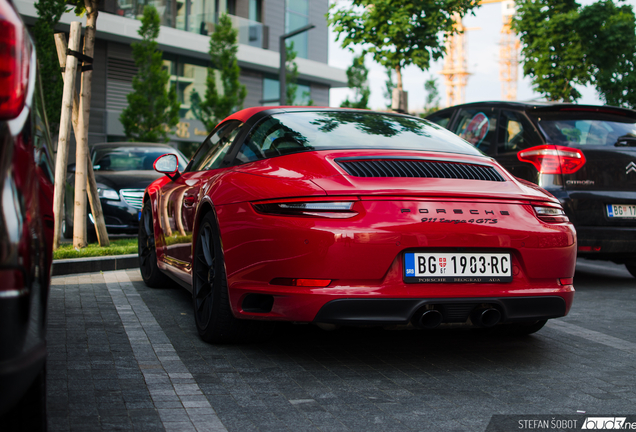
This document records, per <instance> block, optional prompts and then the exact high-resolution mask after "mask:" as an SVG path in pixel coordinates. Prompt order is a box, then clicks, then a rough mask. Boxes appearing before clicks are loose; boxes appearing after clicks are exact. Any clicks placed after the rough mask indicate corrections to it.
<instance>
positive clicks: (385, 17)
mask: <svg viewBox="0 0 636 432" xmlns="http://www.w3.org/2000/svg"><path fill="white" fill-rule="evenodd" d="M478 3H479V2H478V0H429V1H424V0H417V1H414V0H352V1H351V5H348V6H345V7H340V6H339V5H338V4H337V3H334V4H332V5H331V6H330V8H329V16H328V21H329V24H330V25H332V26H334V31H335V32H336V35H337V40H340V38H341V37H343V40H342V47H343V48H346V47H351V46H352V45H359V44H361V45H363V49H365V50H366V51H367V52H369V53H371V54H372V55H373V59H374V60H375V61H376V62H378V63H380V64H381V65H383V66H386V67H390V68H391V69H393V70H395V72H396V75H397V88H398V90H400V91H402V90H403V88H402V69H403V68H404V67H406V66H408V65H411V64H413V65H415V66H417V67H419V68H420V69H422V70H426V69H428V68H429V66H430V62H431V60H437V59H439V58H441V57H442V56H443V55H444V52H445V48H444V37H445V36H448V35H451V34H455V33H456V32H457V29H456V27H455V26H454V25H453V24H454V23H455V19H456V17H463V16H464V15H466V14H467V13H468V12H470V11H472V10H473V9H474V8H475V7H476V6H477V5H478Z"/></svg>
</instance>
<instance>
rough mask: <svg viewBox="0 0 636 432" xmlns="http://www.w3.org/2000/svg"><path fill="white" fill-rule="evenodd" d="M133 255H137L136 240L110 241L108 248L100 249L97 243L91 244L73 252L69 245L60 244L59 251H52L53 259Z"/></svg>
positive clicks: (71, 246) (71, 245)
mask: <svg viewBox="0 0 636 432" xmlns="http://www.w3.org/2000/svg"><path fill="white" fill-rule="evenodd" d="M133 253H137V239H136V238H131V239H118V240H111V241H110V246H108V247H100V246H99V244H98V243H91V244H89V245H88V246H86V247H85V248H82V249H80V250H75V249H74V248H73V244H71V243H67V244H61V245H60V247H59V249H57V250H55V251H53V259H54V260H57V259H67V258H89V257H100V256H110V255H126V254H133Z"/></svg>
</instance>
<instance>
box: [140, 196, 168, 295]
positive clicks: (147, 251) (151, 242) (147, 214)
mask: <svg viewBox="0 0 636 432" xmlns="http://www.w3.org/2000/svg"><path fill="white" fill-rule="evenodd" d="M137 242H138V243H137V244H138V251H139V270H140V271H141V278H142V279H143V280H144V283H145V284H146V285H147V286H149V287H150V288H164V287H168V286H172V285H173V284H172V281H171V279H170V278H169V277H168V276H166V275H164V274H163V273H161V270H159V267H158V266H157V250H156V248H155V231H154V227H153V223H152V208H151V207H150V200H147V201H146V202H145V203H144V208H143V210H142V213H141V220H140V221H139V234H138V236H137Z"/></svg>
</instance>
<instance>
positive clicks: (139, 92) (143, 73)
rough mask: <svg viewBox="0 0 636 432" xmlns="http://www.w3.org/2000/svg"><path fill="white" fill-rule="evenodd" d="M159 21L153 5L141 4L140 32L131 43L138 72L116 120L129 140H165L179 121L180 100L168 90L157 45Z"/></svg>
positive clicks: (174, 92) (168, 77) (168, 74)
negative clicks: (138, 39) (142, 6)
mask: <svg viewBox="0 0 636 432" xmlns="http://www.w3.org/2000/svg"><path fill="white" fill-rule="evenodd" d="M160 23H161V20H160V18H159V13H158V12H157V9H155V7H154V6H146V7H144V14H143V16H142V18H141V27H140V28H139V31H138V33H139V35H140V36H141V37H142V41H141V42H136V43H133V44H132V49H133V59H134V60H135V65H136V66H137V75H135V77H134V78H133V83H132V86H133V92H131V93H129V94H128V95H127V96H126V98H127V99H128V107H126V109H124V111H123V112H122V113H121V115H120V117H119V120H120V121H121V123H122V125H123V126H124V132H125V134H126V138H127V139H129V140H131V141H148V142H159V141H163V142H167V141H168V131H169V129H171V128H173V127H174V126H176V125H177V123H179V103H178V102H177V94H176V91H175V89H174V87H171V88H170V90H168V89H167V87H168V83H169V82H170V73H169V72H168V71H167V70H166V69H164V67H163V60H162V54H161V51H159V50H158V48H157V45H158V44H157V42H156V39H157V37H158V36H159V27H160Z"/></svg>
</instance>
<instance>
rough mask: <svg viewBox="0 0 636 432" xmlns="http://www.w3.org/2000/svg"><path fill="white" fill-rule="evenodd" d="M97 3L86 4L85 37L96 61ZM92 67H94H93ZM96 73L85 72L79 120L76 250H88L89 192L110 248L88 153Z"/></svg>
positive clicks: (86, 52) (87, 49) (87, 51)
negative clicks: (84, 248) (92, 96)
mask: <svg viewBox="0 0 636 432" xmlns="http://www.w3.org/2000/svg"><path fill="white" fill-rule="evenodd" d="M97 6H98V4H97V1H96V0H85V7H86V31H85V34H84V55H85V56H87V57H90V58H93V55H94V51H95V31H96V23H97V15H98V11H97ZM91 65H92V64H91ZM92 78H93V72H92V69H89V70H85V71H83V72H82V88H81V96H80V108H79V118H78V130H79V132H80V134H79V135H78V136H79V139H78V140H77V153H76V161H75V163H76V165H75V215H74V224H73V225H74V226H73V246H74V247H76V248H78V247H79V248H81V247H84V246H86V196H87V194H86V193H87V190H88V192H89V200H90V204H91V208H92V214H93V221H94V223H95V230H96V231H97V238H98V239H99V244H100V245H101V246H107V245H108V244H109V240H108V234H107V232H106V225H105V223H104V216H103V213H102V208H101V202H100V200H99V197H98V194H97V185H96V184H95V174H94V173H93V166H92V164H91V161H90V158H89V153H88V125H89V119H90V106H91V95H92V92H91V84H92Z"/></svg>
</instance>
